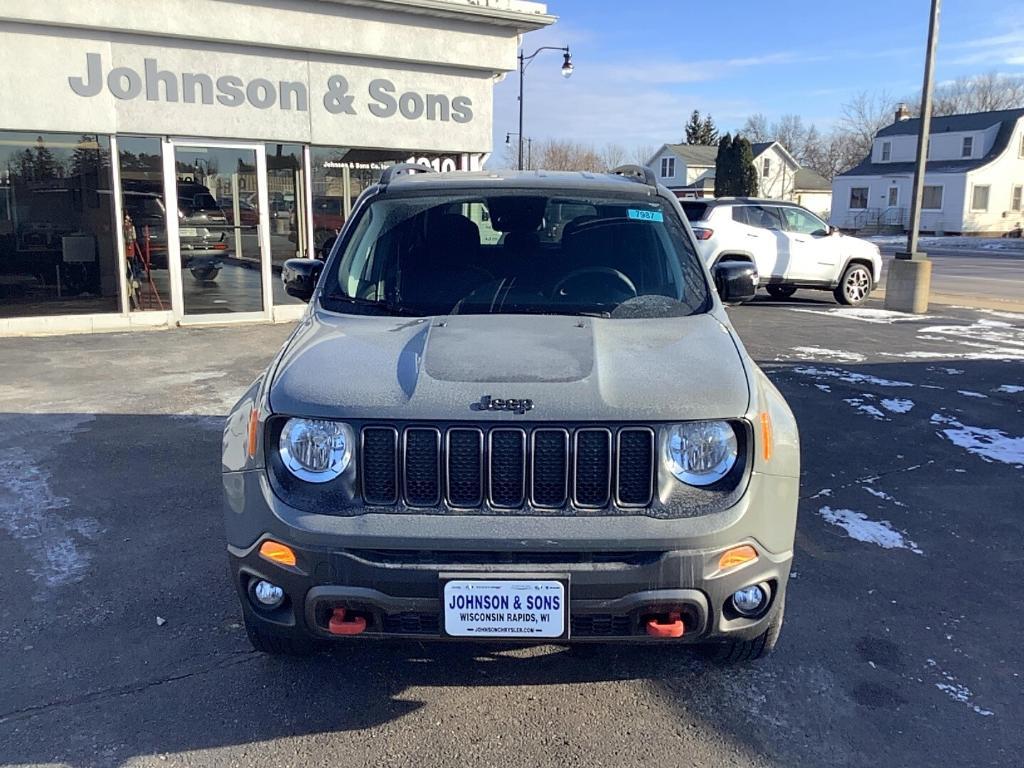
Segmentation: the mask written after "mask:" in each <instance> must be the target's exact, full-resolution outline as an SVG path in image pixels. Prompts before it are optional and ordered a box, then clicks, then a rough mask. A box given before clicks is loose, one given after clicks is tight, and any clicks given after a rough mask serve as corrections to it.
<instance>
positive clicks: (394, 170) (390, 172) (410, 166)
mask: <svg viewBox="0 0 1024 768" xmlns="http://www.w3.org/2000/svg"><path fill="white" fill-rule="evenodd" d="M402 173H434V169H433V168H431V167H430V166H429V165H423V164H422V163H395V164H394V165H389V166H388V167H387V168H385V169H384V171H383V173H381V175H380V181H378V182H377V184H378V185H380V186H381V187H387V185H388V184H390V183H391V179H392V178H393V177H394V176H397V175H399V174H402Z"/></svg>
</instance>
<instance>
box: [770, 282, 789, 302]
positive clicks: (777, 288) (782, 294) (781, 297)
mask: <svg viewBox="0 0 1024 768" xmlns="http://www.w3.org/2000/svg"><path fill="white" fill-rule="evenodd" d="M765 290H766V291H768V295H769V296H771V297H772V298H773V299H775V300H776V301H785V300H786V299H788V298H789V297H790V296H792V295H793V294H794V293H796V288H794V287H793V286H792V285H769V286H766V287H765Z"/></svg>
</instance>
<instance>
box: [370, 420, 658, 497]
mask: <svg viewBox="0 0 1024 768" xmlns="http://www.w3.org/2000/svg"><path fill="white" fill-rule="evenodd" d="M361 447H362V452H361V457H360V465H359V466H360V481H361V483H362V486H361V487H362V494H363V499H364V501H365V502H366V503H367V504H370V505H390V504H395V503H398V502H399V500H401V501H402V502H404V503H405V504H406V505H408V506H410V507H438V506H441V505H442V504H444V505H447V506H450V507H453V508H457V509H473V508H477V507H481V506H484V505H487V506H489V507H492V508H497V509H519V508H522V507H526V506H531V507H535V508H541V509H562V508H565V507H566V506H567V505H572V506H575V507H578V508H586V509H603V508H606V507H608V506H610V505H615V506H619V507H645V506H648V505H649V504H650V503H651V501H652V499H653V495H654V486H655V473H656V464H655V460H654V450H655V449H654V431H653V430H652V429H650V428H649V427H639V426H636V427H634V426H628V427H620V428H609V427H579V428H575V429H571V428H562V427H549V426H538V427H528V428H524V427H509V426H493V427H478V426H451V427H448V428H438V427H433V426H407V427H399V426H391V425H373V426H366V427H363V429H362V445H361Z"/></svg>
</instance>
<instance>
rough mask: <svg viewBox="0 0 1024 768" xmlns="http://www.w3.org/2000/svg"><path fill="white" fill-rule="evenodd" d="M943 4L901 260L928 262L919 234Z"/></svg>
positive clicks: (932, 34)
mask: <svg viewBox="0 0 1024 768" xmlns="http://www.w3.org/2000/svg"><path fill="white" fill-rule="evenodd" d="M941 3H942V0H932V13H931V20H930V22H929V23H928V50H927V53H926V54H925V59H924V84H923V85H922V86H921V129H920V131H919V132H918V139H917V164H916V165H915V167H914V192H913V195H912V196H911V198H910V232H909V234H908V236H907V252H906V253H898V254H896V257H897V258H899V259H914V258H918V259H921V258H927V255H926V254H923V253H918V252H917V238H918V230H919V229H920V227H921V199H922V197H923V195H924V177H925V170H926V168H927V162H928V137H929V135H930V134H931V131H932V87H933V85H934V75H933V74H932V72H933V70H934V68H935V48H936V45H937V44H938V37H939V6H940V5H941Z"/></svg>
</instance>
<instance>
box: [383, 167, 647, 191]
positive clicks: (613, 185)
mask: <svg viewBox="0 0 1024 768" xmlns="http://www.w3.org/2000/svg"><path fill="white" fill-rule="evenodd" d="M481 188H484V189H486V188H491V189H494V190H506V189H550V190H555V189H557V190H566V189H568V190H577V189H579V190H593V191H600V192H611V193H613V194H619V195H622V194H629V193H633V194H635V195H637V196H643V197H648V196H651V195H654V194H657V193H656V192H655V190H654V187H652V186H649V185H647V184H645V183H644V182H642V181H640V180H639V179H636V178H634V177H629V176H619V175H616V174H611V173H591V172H589V171H510V170H497V171H457V172H455V173H399V174H395V175H394V176H392V177H391V180H390V182H389V183H388V187H387V189H388V191H389V192H390V191H399V190H401V191H416V192H429V191H431V190H451V189H481Z"/></svg>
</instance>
